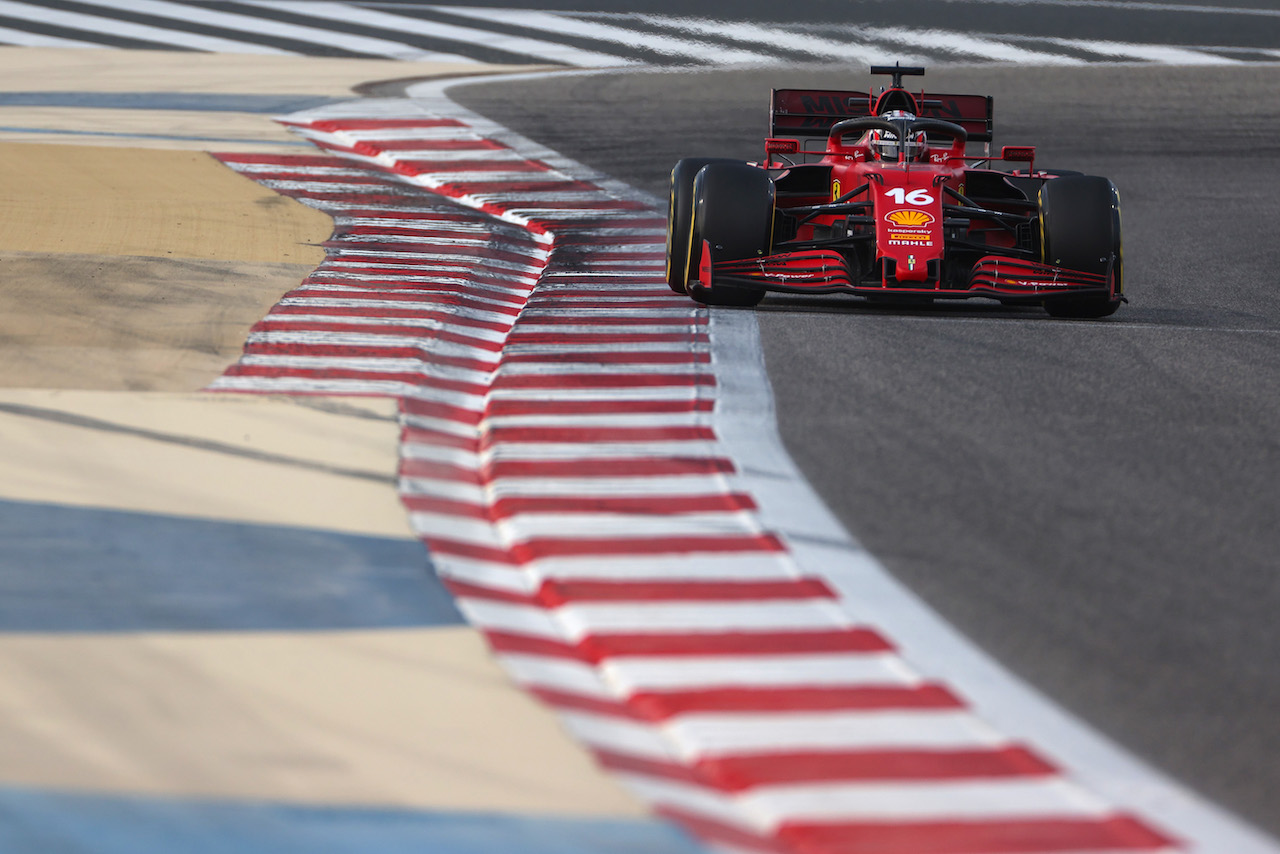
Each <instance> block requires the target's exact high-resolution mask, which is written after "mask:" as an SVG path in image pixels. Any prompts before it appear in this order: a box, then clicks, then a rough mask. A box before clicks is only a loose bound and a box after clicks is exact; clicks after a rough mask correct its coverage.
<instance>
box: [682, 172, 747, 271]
mask: <svg viewBox="0 0 1280 854" xmlns="http://www.w3.org/2000/svg"><path fill="white" fill-rule="evenodd" d="M711 163H736V164H739V165H744V164H743V163H742V161H741V160H728V159H726V158H723V157H687V158H685V159H684V160H681V161H680V162H679V163H677V164H676V165H675V168H674V169H672V170H671V191H670V193H669V194H668V196H667V286H668V287H670V288H671V290H673V291H675V292H676V293H678V294H683V293H687V292H688V288H687V286H688V284H689V271H690V270H696V269H697V267H696V266H694V267H691V266H690V265H689V229H690V227H691V226H692V225H693V181H694V179H695V178H696V177H697V176H698V172H700V171H701V170H702V167H703V166H706V165H708V164H711Z"/></svg>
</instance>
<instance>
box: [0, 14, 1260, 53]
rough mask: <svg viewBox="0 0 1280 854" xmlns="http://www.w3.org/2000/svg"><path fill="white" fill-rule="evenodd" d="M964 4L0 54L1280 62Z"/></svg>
mask: <svg viewBox="0 0 1280 854" xmlns="http://www.w3.org/2000/svg"><path fill="white" fill-rule="evenodd" d="M948 5H951V4H948ZM954 5H955V7H956V9H955V10H954V11H953V10H951V9H939V8H937V7H938V4H933V6H932V7H929V8H927V9H922V10H919V11H917V10H912V9H908V8H906V7H905V5H904V4H894V7H893V8H887V7H886V8H882V9H865V8H864V9H862V10H861V11H860V12H859V13H858V16H857V17H850V16H848V15H840V16H839V17H837V18H836V19H834V20H824V19H823V15H822V12H821V10H820V11H819V12H818V14H817V15H816V16H815V17H813V18H812V19H807V20H794V19H792V20H781V21H777V20H775V21H768V20H764V21H761V20H749V19H747V18H746V17H745V16H743V17H739V18H737V19H730V20H725V19H724V18H725V16H724V14H723V11H722V10H719V9H717V10H715V12H714V14H711V15H705V14H704V16H699V14H698V11H697V10H696V9H689V10H682V11H684V12H685V14H648V13H641V12H634V13H632V12H624V13H612V12H604V11H579V12H572V11H542V10H528V9H519V8H487V7H476V6H450V5H430V4H398V5H397V4H383V3H363V2H346V3H343V2H319V0H245V2H185V1H184V0H177V2H173V0H79V2H76V3H57V4H49V3H43V4H42V3H29V2H21V0H0V44H12V45H25V46H34V47H91V46H103V47H120V48H134V49H152V50H156V49H180V50H190V51H220V52H225V53H241V54H257V55H260V56H284V55H309V56H333V57H378V58H389V59H398V60H411V61H430V62H450V63H454V62H461V63H481V62H490V63H504V64H512V63H517V64H519V63H551V64H556V65H563V66H569V67H581V68H607V67H619V66H630V65H640V64H652V65H666V66H722V65H760V64H794V63H796V62H825V61H838V62H848V63H853V64H857V65H866V64H869V63H871V64H874V63H882V62H890V61H893V60H902V61H903V62H904V63H908V64H919V63H927V64H936V63H941V62H1015V63H1027V64H1037V65H1054V64H1066V65H1079V64H1085V63H1095V62H1152V63H1161V64H1195V65H1203V64H1229V63H1236V62H1249V61H1261V62H1273V61H1275V60H1276V58H1277V56H1280V52H1278V51H1277V50H1276V49H1275V47H1274V42H1273V41H1269V40H1268V38H1267V35H1268V33H1269V32H1271V29H1270V28H1272V27H1274V20H1273V18H1274V15H1273V13H1271V12H1270V11H1269V10H1262V9H1232V10H1223V11H1231V12H1233V13H1234V14H1235V15H1236V16H1237V17H1239V16H1248V17H1246V18H1244V20H1245V21H1247V23H1246V24H1245V25H1244V26H1243V27H1241V28H1239V29H1229V30H1228V32H1227V33H1226V35H1227V36H1228V37H1229V39H1228V41H1226V42H1222V43H1216V42H1211V43H1209V44H1207V45H1202V44H1197V43H1194V41H1193V42H1192V43H1189V44H1188V43H1181V44H1163V43H1160V42H1158V41H1152V39H1153V36H1152V35H1151V31H1152V30H1153V29H1155V27H1154V26H1153V25H1154V24H1157V23H1159V24H1165V25H1166V28H1167V21H1168V20H1169V19H1173V18H1176V19H1177V20H1180V21H1185V22H1186V23H1185V24H1183V27H1184V29H1185V30H1186V31H1188V32H1192V33H1196V32H1199V31H1200V29H1202V28H1203V26H1204V24H1205V23H1206V17H1205V16H1206V15H1207V14H1213V13H1215V12H1216V11H1217V10H1214V9H1211V8H1208V7H1204V6H1177V5H1171V4H1166V5H1162V6H1157V5H1154V4H1131V8H1129V9H1127V10H1125V11H1124V13H1122V14H1120V15H1119V17H1118V18H1117V19H1116V20H1117V24H1116V25H1114V26H1111V27H1107V28H1102V32H1103V33H1105V34H1106V37H1103V38H1099V37H1098V35H1099V29H1100V28H1099V27H1098V26H1096V22H1095V20H1094V18H1096V16H1097V13H1096V12H1092V14H1091V13H1090V12H1085V11H1083V10H1082V11H1081V12H1079V13H1076V14H1073V13H1072V12H1073V10H1067V11H1066V12H1064V11H1063V10H1062V9H1058V10H1057V15H1056V16H1055V17H1054V18H1053V24H1052V25H1051V26H1049V27H1048V28H1046V24H1045V22H1044V21H1031V22H1026V21H1019V22H1016V23H1015V22H1012V21H1010V15H1009V12H1010V10H1009V8H1008V6H1004V5H1003V4H1001V5H996V6H994V7H992V6H991V5H990V4H986V5H985V7H984V4H982V3H973V4H959V3H957V4H954ZM1062 5H1070V4H1062ZM966 6H969V7H970V8H966ZM898 7H901V8H898ZM1113 14H1114V13H1113ZM1222 17H1223V16H1222V15H1221V14H1219V15H1217V16H1216V18H1217V19H1218V20H1216V21H1214V22H1213V23H1220V21H1221V19H1222ZM926 20H927V21H929V22H930V23H929V24H927V25H921V22H922V21H926ZM1046 20H1048V19H1047V18H1046ZM1250 29H1251V30H1252V31H1248V30H1250ZM1241 30H1245V31H1243V32H1242V31H1241ZM1166 37H1167V36H1166Z"/></svg>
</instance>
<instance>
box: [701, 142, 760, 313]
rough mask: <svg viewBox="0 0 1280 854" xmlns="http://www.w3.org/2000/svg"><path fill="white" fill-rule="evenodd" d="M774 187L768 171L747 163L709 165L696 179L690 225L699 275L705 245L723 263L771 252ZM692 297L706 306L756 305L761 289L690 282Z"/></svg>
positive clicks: (714, 257)
mask: <svg viewBox="0 0 1280 854" xmlns="http://www.w3.org/2000/svg"><path fill="white" fill-rule="evenodd" d="M773 207H774V186H773V181H772V180H770V178H769V176H768V174H767V173H765V171H764V170H762V169H759V168H757V167H755V166H751V165H749V164H746V163H711V164H708V165H707V166H705V167H704V168H703V169H701V170H700V171H699V172H698V175H697V177H696V178H695V179H694V183H693V222H692V224H691V226H690V229H689V271H690V277H691V278H692V276H694V275H696V273H697V271H698V268H699V265H700V264H701V262H702V253H703V245H704V244H706V245H708V246H709V247H710V250H711V255H712V258H713V259H715V260H719V261H730V260H738V259H742V258H759V257H761V256H763V255H767V254H769V249H770V246H771V244H772V239H773ZM689 295H690V296H692V297H693V298H694V299H695V300H697V301H698V302H700V303H704V304H706V305H731V306H753V305H757V304H758V303H759V302H760V300H762V299H764V290H763V289H761V288H751V287H745V288H744V287H735V286H733V285H729V284H717V283H716V282H715V281H714V280H713V281H712V286H711V287H710V288H706V287H702V286H701V285H698V284H697V283H696V282H693V283H691V286H690V288H689Z"/></svg>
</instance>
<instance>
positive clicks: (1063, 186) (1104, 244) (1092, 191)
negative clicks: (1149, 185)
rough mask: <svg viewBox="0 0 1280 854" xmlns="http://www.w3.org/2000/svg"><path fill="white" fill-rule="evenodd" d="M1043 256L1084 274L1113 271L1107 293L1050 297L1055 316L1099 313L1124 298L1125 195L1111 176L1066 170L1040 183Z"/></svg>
mask: <svg viewBox="0 0 1280 854" xmlns="http://www.w3.org/2000/svg"><path fill="white" fill-rule="evenodd" d="M1040 245H1041V252H1042V255H1041V259H1042V260H1043V261H1044V262H1045V263H1046V264H1050V265H1052V266H1054V267H1062V268H1064V269H1068V270H1079V271H1081V272H1084V273H1096V274H1098V275H1106V274H1107V272H1108V271H1110V273H1111V287H1110V289H1109V291H1108V292H1107V293H1105V294H1090V295H1088V296H1055V297H1046V298H1045V301H1044V307H1045V311H1047V312H1049V315H1050V316H1052V317H1069V318H1097V317H1107V316H1109V315H1112V314H1114V313H1115V311H1116V309H1118V308H1119V307H1120V303H1121V302H1123V297H1122V294H1123V293H1124V278H1123V273H1124V270H1123V252H1122V246H1121V239H1120V195H1119V193H1118V192H1117V191H1116V187H1115V185H1114V184H1112V183H1111V182H1110V181H1109V180H1107V179H1106V178H1100V177H1098V176H1096V175H1066V176H1063V177H1061V178H1054V179H1053V180H1051V181H1046V182H1045V183H1044V186H1042V187H1041V188H1040Z"/></svg>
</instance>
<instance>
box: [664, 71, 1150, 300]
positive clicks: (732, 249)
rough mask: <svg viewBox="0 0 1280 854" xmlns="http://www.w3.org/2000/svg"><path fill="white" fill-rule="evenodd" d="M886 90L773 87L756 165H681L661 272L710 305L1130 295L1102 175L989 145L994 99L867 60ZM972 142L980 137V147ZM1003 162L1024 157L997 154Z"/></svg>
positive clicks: (1111, 188)
mask: <svg viewBox="0 0 1280 854" xmlns="http://www.w3.org/2000/svg"><path fill="white" fill-rule="evenodd" d="M871 73H872V74H874V75H889V76H890V77H891V83H890V85H889V86H887V87H884V88H882V89H881V91H880V92H879V93H878V94H871V93H865V92H844V91H828V90H799V89H775V90H774V91H773V97H772V104H771V110H770V134H769V138H768V139H766V140H765V158H764V161H763V162H762V163H746V162H743V161H739V160H727V159H723V158H706V157H702V158H688V159H685V160H681V161H680V162H679V163H677V164H676V166H675V168H674V169H673V170H672V172H671V197H670V204H669V206H668V213H667V283H668V284H669V285H670V286H671V289H672V290H674V291H676V292H678V293H687V294H689V295H690V296H691V297H693V299H695V300H697V301H698V302H701V303H706V304H708V305H737V306H753V305H756V304H757V303H759V302H760V300H761V299H762V298H763V297H764V295H765V292H767V291H775V292H781V293H792V294H832V293H848V294H855V295H857V296H863V297H868V298H871V299H878V300H892V301H902V302H927V301H932V300H935V299H957V298H959V299H963V298H968V297H990V298H994V299H997V300H999V301H1000V302H1002V303H1006V304H1037V305H1043V306H1044V308H1045V309H1046V310H1047V311H1048V312H1049V314H1051V315H1053V316H1054V317H1084V318H1088V317H1105V316H1107V315H1110V314H1112V313H1113V312H1115V310H1116V309H1117V308H1119V306H1120V303H1122V302H1124V301H1125V300H1124V296H1123V290H1122V281H1123V280H1122V275H1121V248H1120V200H1119V196H1118V195H1117V192H1116V188H1115V185H1114V184H1112V183H1111V181H1109V180H1108V179H1106V178H1101V177H1097V176H1092V175H1082V174H1080V173H1078V172H1066V171H1061V170H1056V169H1055V170H1037V169H1035V168H1034V167H1035V149H1034V148H1033V147H1030V146H1004V147H1003V148H1002V149H1001V151H1000V154H999V155H998V156H993V155H992V153H991V139H992V129H993V122H992V115H993V109H992V98H991V97H989V96H984V95H929V96H925V95H924V94H923V93H920V94H912V93H911V92H909V91H907V89H906V88H905V87H904V86H903V83H902V78H903V77H906V76H919V75H923V74H924V69H923V68H915V67H905V66H901V65H895V66H872V68H871ZM970 143H985V147H984V150H983V152H982V153H981V154H977V155H973V154H970V153H969V145H970ZM995 161H1005V162H1007V163H1010V164H1025V168H1016V169H1010V168H1008V167H1006V168H1005V169H997V168H994V166H993V163H994V162H995Z"/></svg>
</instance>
